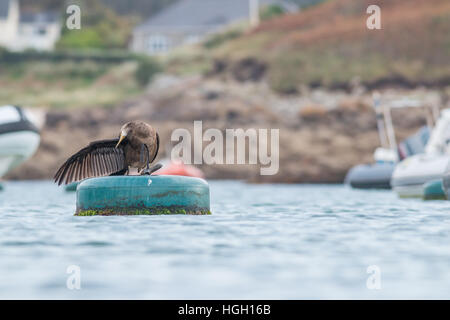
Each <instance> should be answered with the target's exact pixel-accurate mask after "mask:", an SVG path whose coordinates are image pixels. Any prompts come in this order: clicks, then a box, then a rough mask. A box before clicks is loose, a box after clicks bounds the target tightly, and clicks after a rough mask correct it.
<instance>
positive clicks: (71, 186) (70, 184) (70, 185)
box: [64, 182, 80, 192]
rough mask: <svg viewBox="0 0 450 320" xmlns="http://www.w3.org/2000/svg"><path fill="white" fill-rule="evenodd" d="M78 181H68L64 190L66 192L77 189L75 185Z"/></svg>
mask: <svg viewBox="0 0 450 320" xmlns="http://www.w3.org/2000/svg"><path fill="white" fill-rule="evenodd" d="M79 184H80V183H79V182H72V183H69V184H68V185H67V186H66V187H65V188H64V190H66V191H67V192H72V191H77V187H78V185H79Z"/></svg>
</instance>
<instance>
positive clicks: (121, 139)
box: [116, 133, 126, 148]
mask: <svg viewBox="0 0 450 320" xmlns="http://www.w3.org/2000/svg"><path fill="white" fill-rule="evenodd" d="M125 137H126V135H124V134H123V133H121V134H120V138H119V142H117V144H116V148H117V147H118V146H119V144H120V143H121V142H122V141H123V139H125Z"/></svg>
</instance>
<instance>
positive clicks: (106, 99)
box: [0, 61, 142, 108]
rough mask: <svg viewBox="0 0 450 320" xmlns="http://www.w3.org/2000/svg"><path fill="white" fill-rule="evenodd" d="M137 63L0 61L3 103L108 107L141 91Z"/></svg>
mask: <svg viewBox="0 0 450 320" xmlns="http://www.w3.org/2000/svg"><path fill="white" fill-rule="evenodd" d="M136 65H137V63H136V62H133V61H130V62H123V63H118V64H116V65H111V64H101V63H95V62H92V61H84V62H74V61H65V62H45V61H36V62H20V63H14V64H9V65H6V64H0V87H1V90H0V105H3V104H17V105H24V106H39V107H49V108H76V107H109V106H114V105H116V104H117V103H119V102H121V101H123V100H124V99H126V98H128V97H130V96H133V95H136V94H138V93H139V92H140V91H141V90H142V88H141V87H140V86H139V85H138V84H137V82H136V80H135V78H134V72H135V70H136V67H137V66H136Z"/></svg>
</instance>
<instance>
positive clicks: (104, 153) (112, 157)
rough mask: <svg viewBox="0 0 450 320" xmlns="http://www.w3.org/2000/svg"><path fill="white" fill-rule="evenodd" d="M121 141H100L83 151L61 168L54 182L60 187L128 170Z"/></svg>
mask: <svg viewBox="0 0 450 320" xmlns="http://www.w3.org/2000/svg"><path fill="white" fill-rule="evenodd" d="M118 141H119V139H110V140H100V141H94V142H92V143H90V144H89V145H88V146H87V147H86V148H83V149H81V150H80V151H78V152H77V153H75V154H74V155H73V156H71V157H70V158H69V159H67V161H66V162H65V163H64V164H63V165H62V166H61V168H59V170H58V171H57V172H56V174H55V177H54V180H55V182H56V183H58V185H60V184H62V183H65V184H68V183H72V182H76V181H80V180H83V179H86V178H91V177H101V176H107V175H111V174H114V173H116V172H118V171H121V170H124V169H126V164H125V154H124V151H123V145H120V146H119V147H118V148H116V147H115V146H116V144H117V142H118Z"/></svg>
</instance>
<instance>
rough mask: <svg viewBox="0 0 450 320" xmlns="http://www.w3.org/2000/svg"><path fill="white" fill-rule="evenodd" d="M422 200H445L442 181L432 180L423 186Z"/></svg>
mask: <svg viewBox="0 0 450 320" xmlns="http://www.w3.org/2000/svg"><path fill="white" fill-rule="evenodd" d="M423 199H424V200H447V197H446V195H445V193H444V189H443V188H442V179H438V180H432V181H429V182H427V183H425V184H424V185H423Z"/></svg>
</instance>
